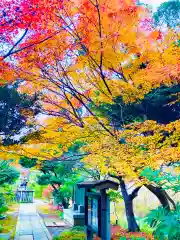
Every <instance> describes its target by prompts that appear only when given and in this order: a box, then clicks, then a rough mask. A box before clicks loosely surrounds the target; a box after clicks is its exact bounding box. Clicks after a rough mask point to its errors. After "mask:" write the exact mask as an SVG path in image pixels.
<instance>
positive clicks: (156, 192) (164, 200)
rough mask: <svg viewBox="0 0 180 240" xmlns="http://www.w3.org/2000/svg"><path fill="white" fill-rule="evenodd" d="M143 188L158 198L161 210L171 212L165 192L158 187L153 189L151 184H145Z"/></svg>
mask: <svg viewBox="0 0 180 240" xmlns="http://www.w3.org/2000/svg"><path fill="white" fill-rule="evenodd" d="M145 187H146V188H147V189H149V191H151V192H152V193H153V194H154V195H155V196H156V197H157V198H158V200H159V202H160V203H161V205H162V206H163V208H165V209H166V210H168V211H170V210H171V208H170V204H169V201H168V198H167V193H166V192H165V190H163V189H161V188H160V187H155V186H153V185H151V184H145Z"/></svg>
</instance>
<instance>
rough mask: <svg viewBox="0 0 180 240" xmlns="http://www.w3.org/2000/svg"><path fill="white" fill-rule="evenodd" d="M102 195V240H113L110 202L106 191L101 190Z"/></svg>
mask: <svg viewBox="0 0 180 240" xmlns="http://www.w3.org/2000/svg"><path fill="white" fill-rule="evenodd" d="M100 193H101V240H110V239H111V229H110V228H111V226H110V202H109V198H108V196H107V194H106V190H105V189H103V190H101V191H100Z"/></svg>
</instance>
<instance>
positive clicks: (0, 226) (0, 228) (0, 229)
mask: <svg viewBox="0 0 180 240" xmlns="http://www.w3.org/2000/svg"><path fill="white" fill-rule="evenodd" d="M2 230H3V227H2V225H0V233H1V232H2Z"/></svg>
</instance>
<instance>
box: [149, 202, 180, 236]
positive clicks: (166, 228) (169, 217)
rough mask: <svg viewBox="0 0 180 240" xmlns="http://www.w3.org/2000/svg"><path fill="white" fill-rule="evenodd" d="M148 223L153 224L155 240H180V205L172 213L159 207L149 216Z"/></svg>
mask: <svg viewBox="0 0 180 240" xmlns="http://www.w3.org/2000/svg"><path fill="white" fill-rule="evenodd" d="M146 221H147V223H148V224H149V225H152V224H153V227H154V228H155V231H154V236H155V239H168V240H178V239H180V228H179V224H180V204H177V205H176V209H175V210H171V211H167V210H166V209H164V208H162V207H158V208H157V209H154V210H152V211H151V212H150V213H149V214H148V215H147V219H146Z"/></svg>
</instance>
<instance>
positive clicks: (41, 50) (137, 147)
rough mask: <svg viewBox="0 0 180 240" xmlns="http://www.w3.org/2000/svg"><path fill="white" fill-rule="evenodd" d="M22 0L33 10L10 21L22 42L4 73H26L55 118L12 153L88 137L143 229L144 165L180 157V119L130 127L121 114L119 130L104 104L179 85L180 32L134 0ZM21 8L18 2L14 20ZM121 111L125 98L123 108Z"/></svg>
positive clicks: (90, 158)
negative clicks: (135, 205) (161, 25)
mask: <svg viewBox="0 0 180 240" xmlns="http://www.w3.org/2000/svg"><path fill="white" fill-rule="evenodd" d="M14 4H15V5H16V2H13V4H12V6H14ZM24 4H25V5H24ZM9 6H10V5H9ZM25 6H26V7H25ZM22 8H23V12H24V13H25V15H22V16H20V18H17V19H20V20H18V21H19V22H17V19H15V20H14V21H15V23H16V22H17V25H15V24H11V23H7V22H6V21H5V24H6V25H7V26H8V27H7V28H4V27H2V28H1V29H2V31H3V32H2V33H3V34H4V36H5V39H6V41H9V42H10V43H11V45H13V47H12V48H13V49H12V50H11V49H10V52H9V51H8V56H10V55H13V57H14V59H16V61H17V64H14V65H12V63H10V62H3V61H2V63H3V65H4V68H3V70H2V71H1V74H2V75H1V77H2V79H5V80H7V81H14V80H16V78H20V79H23V82H22V84H21V86H20V88H19V91H22V92H25V93H28V94H30V95H31V94H34V93H39V94H40V96H41V97H40V98H39V101H40V102H41V103H42V113H43V114H48V115H50V116H51V118H48V119H46V121H45V123H43V124H44V126H40V127H39V129H40V131H38V132H36V134H34V135H33V136H31V137H30V138H29V141H28V142H27V143H26V144H23V145H22V146H19V145H15V146H13V147H11V148H10V147H9V149H8V151H7V150H4V151H7V152H8V154H12V153H13V154H14V153H15V155H17V156H18V154H19V155H25V156H27V157H29V158H31V157H33V156H35V157H37V158H39V159H40V160H43V159H46V158H47V155H48V157H49V158H50V159H52V158H54V157H59V156H61V155H62V154H63V152H64V150H66V149H67V148H68V147H69V146H70V145H71V144H72V142H74V141H75V140H77V139H80V140H82V139H83V140H84V141H85V142H86V144H87V146H85V147H83V150H84V152H86V153H87V156H86V157H85V158H84V162H85V163H86V164H87V165H89V167H90V168H97V169H99V171H100V172H101V174H102V175H105V174H109V172H110V173H111V174H115V176H118V177H120V178H119V180H120V183H121V188H122V190H123V191H124V193H125V195H124V199H126V197H127V199H126V200H125V202H126V203H127V204H126V210H127V215H130V216H131V218H130V220H129V222H128V223H129V230H138V226H137V224H136V223H135V219H134V216H133V209H132V200H133V197H135V196H136V195H137V192H138V190H139V188H140V187H139V185H142V184H147V182H146V181H145V180H144V179H142V178H141V179H140V178H139V175H140V172H141V171H142V170H143V168H144V167H145V166H151V167H152V168H154V169H156V168H159V167H160V166H162V165H164V164H169V163H170V162H172V163H173V162H176V161H178V156H179V143H178V139H179V131H178V129H179V120H176V121H175V122H173V123H168V124H164V125H162V124H158V123H156V122H155V121H144V122H142V123H137V122H135V123H132V124H130V125H127V124H126V123H125V122H124V121H123V116H121V121H122V129H118V128H116V126H114V124H113V121H109V118H104V117H101V116H99V115H98V114H97V111H96V109H97V108H98V107H99V106H100V105H101V104H104V103H110V104H113V103H114V102H115V99H116V98H117V97H119V96H120V97H121V98H122V100H123V102H124V103H125V104H127V103H133V102H138V101H140V100H142V99H143V98H144V96H145V95H146V94H148V93H149V92H150V91H151V90H152V89H157V88H159V87H160V86H162V85H167V86H169V87H171V86H173V85H177V84H178V83H179V42H178V41H179V35H178V33H177V32H175V31H174V30H173V29H168V30H167V31H166V32H165V33H163V32H160V31H158V30H157V29H155V28H153V25H152V18H151V13H150V12H149V11H148V9H146V8H145V7H143V6H136V4H135V1H133V0H124V1H118V0H113V1H105V0H79V1H76V0H72V1H56V0H53V1H47V5H46V6H45V5H44V3H43V1H41V0H39V1H25V2H23V1H22ZM14 11H15V12H14ZM43 11H46V12H47V15H44V14H43ZM17 12H19V10H18V11H17V10H15V8H13V10H12V11H10V16H8V17H7V19H10V18H11V16H16V14H18V13H17ZM14 13H15V14H14ZM4 18H5V17H4V16H2V18H1V19H3V21H4ZM22 20H23V21H22ZM22 22H23V24H22ZM17 29H21V30H24V31H25V32H26V31H27V32H29V34H30V35H29V36H28V37H27V35H26V37H23V39H22V41H20V42H18V45H16V43H14V42H13V43H12V40H13V36H14V34H17ZM9 31H11V32H12V34H11V37H10V39H9V38H7V35H8V34H9ZM25 32H24V33H25ZM6 55H7V54H6ZM6 55H2V58H3V59H6ZM121 109H122V105H121V103H119V110H120V114H122V110H121ZM59 144H61V147H59ZM124 180H126V181H135V182H136V184H137V189H135V190H136V191H135V192H133V194H134V195H128V193H127V191H126V188H125V184H124ZM130 198H131V199H130ZM130 200H131V201H130ZM129 203H130V204H129ZM128 204H129V205H128ZM129 206H130V208H131V212H129ZM128 219H129V218H128Z"/></svg>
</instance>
